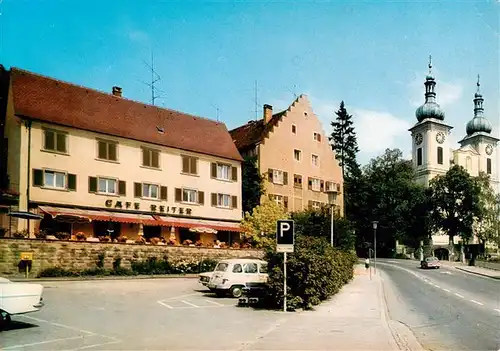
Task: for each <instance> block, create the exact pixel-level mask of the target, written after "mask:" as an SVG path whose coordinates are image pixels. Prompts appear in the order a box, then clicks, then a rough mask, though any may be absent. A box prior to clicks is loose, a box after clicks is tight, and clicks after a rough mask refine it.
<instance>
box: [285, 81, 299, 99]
mask: <svg viewBox="0 0 500 351" xmlns="http://www.w3.org/2000/svg"><path fill="white" fill-rule="evenodd" d="M287 90H288V91H289V92H290V93H292V94H293V97H294V98H295V99H296V98H297V84H294V85H293V89H290V88H287Z"/></svg>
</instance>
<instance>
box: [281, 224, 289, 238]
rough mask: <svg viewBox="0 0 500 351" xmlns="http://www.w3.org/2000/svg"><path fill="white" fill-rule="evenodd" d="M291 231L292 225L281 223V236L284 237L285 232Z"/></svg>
mask: <svg viewBox="0 0 500 351" xmlns="http://www.w3.org/2000/svg"><path fill="white" fill-rule="evenodd" d="M288 230H290V223H286V222H281V223H280V236H283V232H284V231H288Z"/></svg>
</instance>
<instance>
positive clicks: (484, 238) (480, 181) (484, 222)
mask: <svg viewBox="0 0 500 351" xmlns="http://www.w3.org/2000/svg"><path fill="white" fill-rule="evenodd" d="M475 180H476V182H477V185H478V186H479V189H480V192H479V207H480V213H479V216H476V217H475V218H474V224H473V230H474V234H475V235H476V236H477V238H478V240H479V241H480V242H481V243H482V244H485V243H486V242H492V243H493V242H494V243H497V242H498V226H499V217H500V213H499V205H500V203H499V197H498V196H497V195H496V194H495V190H493V188H492V187H491V183H490V177H489V176H488V175H487V174H485V173H483V172H481V173H480V174H479V176H478V177H477V178H476V179H475Z"/></svg>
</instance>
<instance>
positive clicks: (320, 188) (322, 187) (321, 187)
mask: <svg viewBox="0 0 500 351" xmlns="http://www.w3.org/2000/svg"><path fill="white" fill-rule="evenodd" d="M319 190H320V191H324V190H325V182H324V181H322V180H321V181H320V182H319Z"/></svg>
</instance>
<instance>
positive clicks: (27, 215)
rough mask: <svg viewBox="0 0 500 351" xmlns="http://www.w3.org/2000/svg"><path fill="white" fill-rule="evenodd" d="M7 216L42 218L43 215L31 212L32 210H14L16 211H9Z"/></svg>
mask: <svg viewBox="0 0 500 351" xmlns="http://www.w3.org/2000/svg"><path fill="white" fill-rule="evenodd" d="M7 216H11V217H14V218H24V219H42V218H43V216H40V215H39V214H36V213H32V212H23V211H16V212H9V213H8V214H7Z"/></svg>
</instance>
